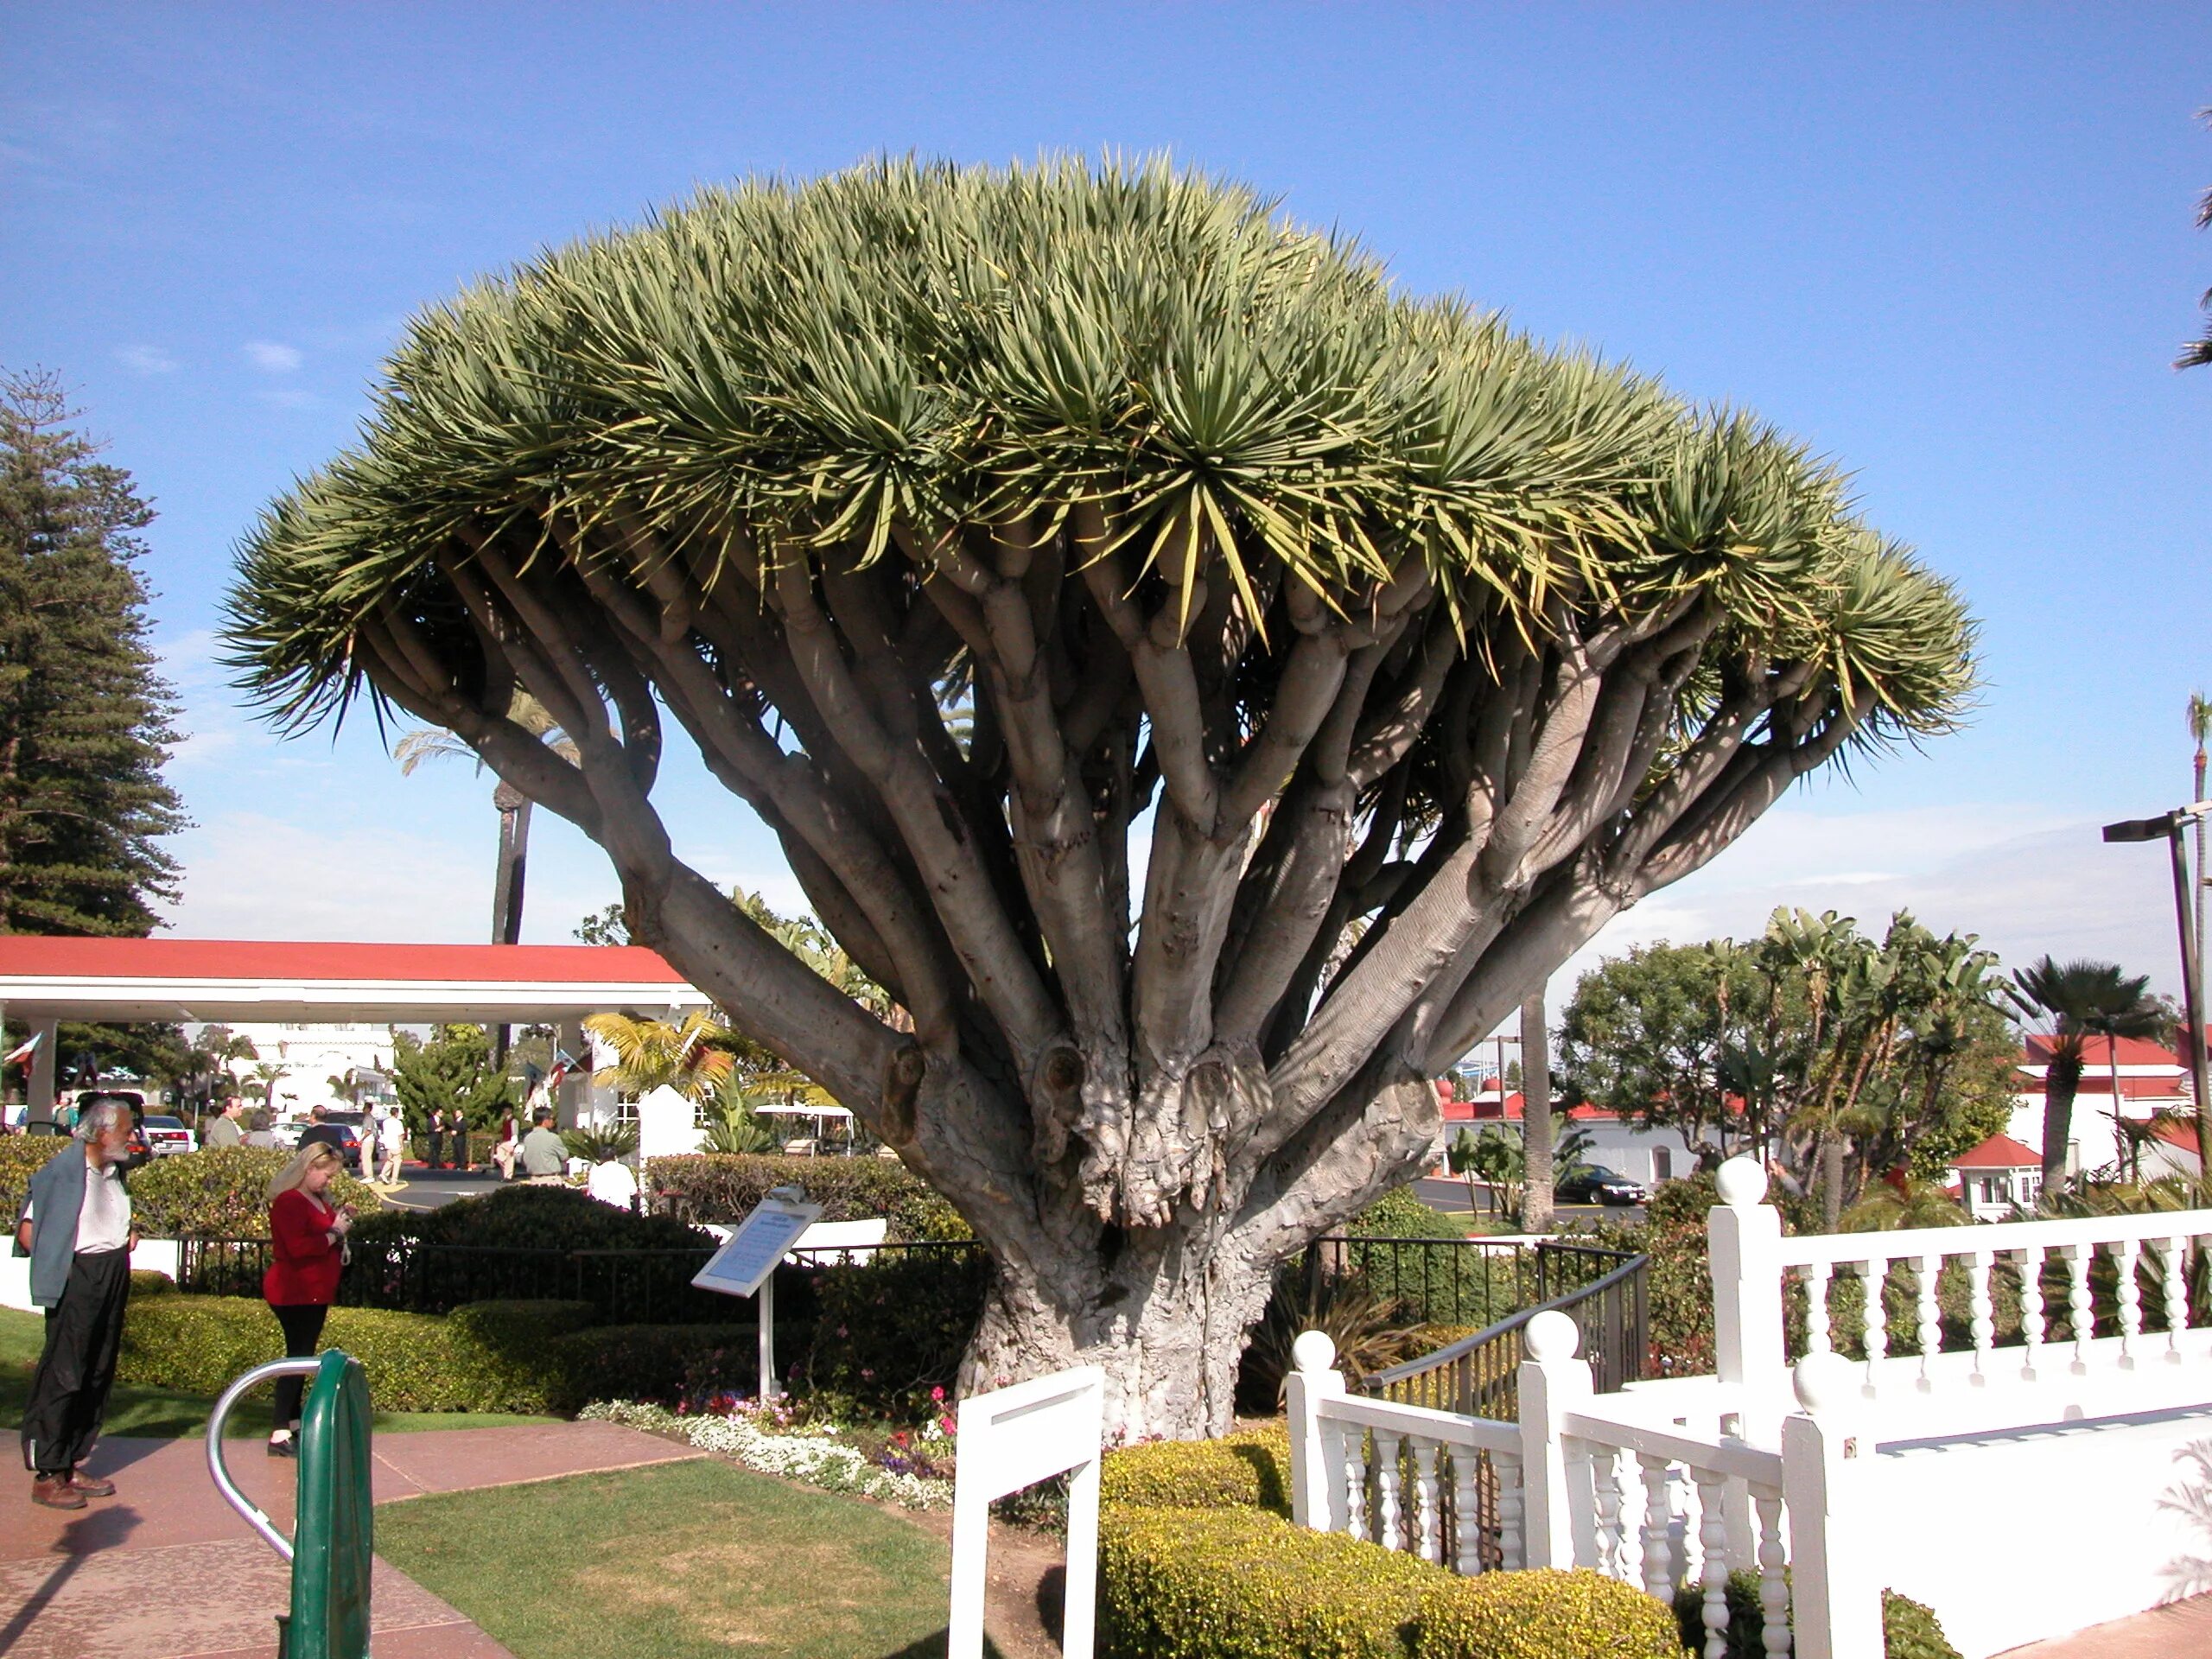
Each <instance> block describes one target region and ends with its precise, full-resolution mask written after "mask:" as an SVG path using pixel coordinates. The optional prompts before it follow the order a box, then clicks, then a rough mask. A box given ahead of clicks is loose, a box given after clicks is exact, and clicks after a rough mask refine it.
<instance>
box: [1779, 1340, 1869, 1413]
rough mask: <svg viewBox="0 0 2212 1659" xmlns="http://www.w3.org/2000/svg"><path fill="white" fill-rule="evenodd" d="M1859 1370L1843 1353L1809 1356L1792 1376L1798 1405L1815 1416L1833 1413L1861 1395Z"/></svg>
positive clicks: (1803, 1359) (1798, 1364)
mask: <svg viewBox="0 0 2212 1659" xmlns="http://www.w3.org/2000/svg"><path fill="white" fill-rule="evenodd" d="M1855 1370H1856V1368H1855V1367H1854V1366H1853V1364H1852V1363H1851V1362H1850V1361H1849V1360H1847V1359H1846V1358H1845V1357H1843V1356H1842V1355H1841V1354H1838V1353H1826V1354H1808V1355H1806V1356H1805V1357H1804V1358H1802V1359H1801V1360H1799V1361H1798V1362H1797V1369H1796V1371H1795V1372H1793V1373H1792V1374H1791V1376H1790V1384H1791V1386H1792V1387H1793V1388H1794V1389H1796V1393H1797V1403H1798V1404H1799V1405H1801V1406H1802V1407H1803V1408H1805V1409H1806V1411H1807V1412H1808V1413H1809V1414H1811V1415H1813V1416H1815V1417H1817V1416H1819V1415H1820V1414H1821V1413H1822V1412H1824V1411H1833V1410H1834V1408H1836V1407H1838V1406H1840V1405H1841V1404H1842V1403H1843V1402H1845V1401H1847V1400H1848V1399H1850V1398H1851V1397H1852V1396H1853V1395H1855V1394H1857V1393H1858V1392H1859V1388H1858V1379H1857V1377H1856V1376H1855V1375H1854V1373H1855Z"/></svg>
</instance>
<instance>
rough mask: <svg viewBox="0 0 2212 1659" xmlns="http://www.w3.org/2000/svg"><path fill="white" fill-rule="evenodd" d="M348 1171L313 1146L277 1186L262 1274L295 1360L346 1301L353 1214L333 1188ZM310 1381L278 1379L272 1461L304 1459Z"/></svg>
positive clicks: (272, 1190)
mask: <svg viewBox="0 0 2212 1659" xmlns="http://www.w3.org/2000/svg"><path fill="white" fill-rule="evenodd" d="M344 1167H345V1160H344V1159H343V1158H342V1157H341V1156H340V1154H339V1153H338V1152H337V1151H336V1149H335V1148H334V1147H331V1146H329V1145H328V1144H327V1142H324V1141H313V1142H310V1143H308V1144H307V1145H304V1146H302V1147H301V1148H300V1150H299V1153H298V1155H297V1156H296V1157H295V1158H294V1159H293V1160H292V1161H291V1162H290V1163H289V1164H287V1165H285V1166H284V1167H283V1171H282V1172H281V1173H279V1174H278V1175H277V1179H275V1180H273V1181H271V1182H270V1183H269V1271H268V1272H267V1273H265V1274H263V1275H262V1279H261V1294H262V1297H263V1299H264V1300H266V1301H267V1302H268V1304H269V1311H270V1313H274V1314H275V1315H276V1316H277V1325H278V1326H279V1327H280V1328H281V1329H282V1330H283V1332H284V1355H285V1357H286V1358H288V1359H306V1358H308V1357H310V1356H312V1355H313V1354H314V1352H315V1344H317V1343H319V1342H321V1340H322V1326H323V1321H324V1320H326V1319H328V1318H329V1317H330V1304H331V1302H332V1301H333V1300H335V1299H336V1297H337V1295H338V1274H339V1272H340V1268H343V1267H344V1266H345V1262H346V1255H345V1251H346V1234H347V1233H348V1232H350V1231H352V1230H353V1205H346V1204H333V1203H332V1202H331V1200H330V1183H331V1181H332V1180H333V1179H334V1178H335V1177H336V1176H337V1174H338V1173H339V1171H340V1170H341V1169H342V1168H344ZM302 1383H303V1379H302V1378H300V1377H296V1376H280V1377H278V1378H277V1417H276V1425H275V1427H274V1429H273V1431H272V1432H271V1433H270V1436H269V1455H270V1457H272V1458H289V1457H296V1456H297V1455H299V1450H298V1447H297V1446H296V1444H295V1443H294V1437H295V1433H296V1430H297V1429H298V1427H299V1421H300V1395H301V1393H302Z"/></svg>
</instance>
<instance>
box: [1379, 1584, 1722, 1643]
mask: <svg viewBox="0 0 2212 1659" xmlns="http://www.w3.org/2000/svg"><path fill="white" fill-rule="evenodd" d="M1411 1650H1412V1659H1681V1651H1682V1647H1681V1640H1680V1638H1679V1637H1678V1636H1677V1634H1676V1632H1675V1617H1674V1613H1673V1612H1672V1611H1671V1610H1670V1609H1669V1608H1668V1606H1667V1605H1665V1604H1664V1603H1663V1602H1658V1601H1655V1600H1653V1599H1651V1598H1650V1597H1649V1596H1647V1595H1645V1594H1644V1593H1643V1591H1641V1590H1638V1589H1637V1588H1635V1587H1634V1586H1630V1585H1625V1584H1622V1583H1620V1582H1618V1580H1613V1579H1609V1578H1606V1577H1605V1575H1604V1574H1603V1573H1592V1572H1591V1571H1590V1570H1589V1569H1588V1568H1586V1567H1578V1568H1576V1569H1575V1570H1573V1572H1562V1571H1560V1569H1558V1568H1556V1567H1538V1568H1535V1569H1532V1570H1530V1571H1528V1572H1522V1573H1484V1574H1483V1575H1482V1576H1481V1577H1480V1578H1478V1579H1460V1578H1453V1579H1450V1580H1447V1581H1446V1582H1445V1583H1443V1584H1440V1585H1438V1586H1434V1587H1433V1588H1432V1589H1430V1590H1429V1591H1427V1593H1425V1594H1424V1595H1423V1596H1422V1597H1421V1605H1420V1608H1419V1610H1418V1611H1417V1612H1416V1614H1415V1615H1414V1638H1413V1643H1412V1649H1411Z"/></svg>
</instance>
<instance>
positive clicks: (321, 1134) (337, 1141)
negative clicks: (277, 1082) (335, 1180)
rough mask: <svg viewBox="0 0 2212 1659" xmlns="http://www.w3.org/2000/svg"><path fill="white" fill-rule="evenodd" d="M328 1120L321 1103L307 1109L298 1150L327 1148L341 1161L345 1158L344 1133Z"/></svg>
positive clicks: (325, 1110)
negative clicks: (306, 1117)
mask: <svg viewBox="0 0 2212 1659" xmlns="http://www.w3.org/2000/svg"><path fill="white" fill-rule="evenodd" d="M328 1119H329V1113H328V1110H327V1109H326V1108H325V1107H324V1105H323V1103H321V1101H317V1102H315V1104H314V1105H312V1106H310V1107H309V1108H308V1126H307V1128H304V1129H302V1130H301V1131H300V1150H302V1151H303V1152H304V1151H305V1150H306V1149H307V1148H308V1147H315V1146H323V1147H329V1148H330V1149H331V1150H332V1151H333V1152H334V1153H336V1154H338V1156H339V1158H340V1160H341V1161H342V1160H344V1158H345V1156H346V1131H345V1130H344V1129H342V1128H340V1127H339V1126H338V1125H337V1124H335V1123H333V1122H329V1121H328Z"/></svg>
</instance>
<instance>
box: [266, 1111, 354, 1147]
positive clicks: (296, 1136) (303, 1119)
mask: <svg viewBox="0 0 2212 1659" xmlns="http://www.w3.org/2000/svg"><path fill="white" fill-rule="evenodd" d="M364 1116H366V1114H365V1113H362V1112H357V1111H353V1110H352V1109H348V1108H346V1107H343V1106H327V1107H325V1108H324V1109H323V1113H322V1121H323V1122H324V1123H325V1124H327V1126H328V1127H330V1128H334V1129H336V1130H337V1131H338V1132H339V1133H340V1135H344V1136H345V1137H346V1139H345V1144H344V1145H343V1146H341V1147H340V1148H339V1151H340V1153H341V1154H344V1155H345V1156H346V1157H347V1158H352V1157H353V1156H355V1155H356V1154H359V1151H360V1150H361V1120H362V1118H363V1117H364ZM314 1126H315V1119H313V1118H312V1117H310V1116H308V1114H306V1113H305V1112H302V1113H301V1114H300V1115H299V1116H297V1117H287V1118H283V1119H280V1120H279V1121H278V1122H277V1125H276V1128H275V1129H274V1130H273V1133H274V1134H275V1135H276V1136H277V1145H278V1146H280V1147H283V1148H284V1149H285V1150H286V1151H288V1152H297V1151H298V1150H299V1149H300V1137H301V1136H302V1135H305V1134H306V1133H307V1132H308V1130H309V1129H310V1128H313V1127H314Z"/></svg>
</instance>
